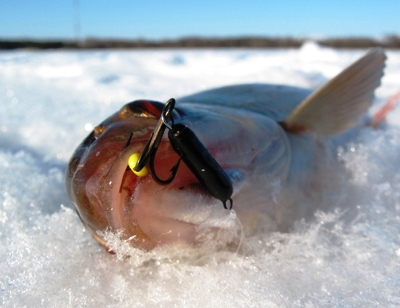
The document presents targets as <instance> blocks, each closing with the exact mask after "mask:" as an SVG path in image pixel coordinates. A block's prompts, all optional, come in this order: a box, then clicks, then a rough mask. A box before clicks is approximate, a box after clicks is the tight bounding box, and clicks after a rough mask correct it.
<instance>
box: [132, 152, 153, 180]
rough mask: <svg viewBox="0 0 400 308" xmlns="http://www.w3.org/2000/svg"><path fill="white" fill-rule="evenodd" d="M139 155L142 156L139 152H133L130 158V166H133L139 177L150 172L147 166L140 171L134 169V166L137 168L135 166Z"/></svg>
mask: <svg viewBox="0 0 400 308" xmlns="http://www.w3.org/2000/svg"><path fill="white" fill-rule="evenodd" d="M139 157H140V154H139V153H133V154H132V155H131V156H129V158H128V165H129V168H131V170H132V171H133V173H134V174H136V175H137V176H139V177H142V176H146V175H147V174H148V173H149V172H148V170H147V168H146V167H144V168H143V169H142V170H140V171H135V170H133V168H135V166H136V162H137V161H138V159H139Z"/></svg>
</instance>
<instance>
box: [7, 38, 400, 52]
mask: <svg viewBox="0 0 400 308" xmlns="http://www.w3.org/2000/svg"><path fill="white" fill-rule="evenodd" d="M308 40H310V39H307V38H291V37H285V38H269V37H237V38H202V37H187V38H181V39H176V40H157V41H156V40H146V39H137V40H119V39H97V38H89V39H85V40H81V41H68V40H29V39H24V40H5V39H3V40H2V39H0V49H3V50H4V49H6V50H11V49H20V48H30V49H102V48H114V49H126V48H297V47H300V46H301V45H302V44H303V43H304V42H306V41H308ZM313 41H315V42H317V43H318V44H320V45H323V46H329V47H334V48H369V47H375V46H382V47H385V48H396V49H397V48H400V37H399V36H397V35H392V36H387V37H385V38H383V39H381V40H379V39H373V38H363V37H348V38H329V39H317V40H315V39H313Z"/></svg>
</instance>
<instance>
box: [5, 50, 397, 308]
mask: <svg viewBox="0 0 400 308" xmlns="http://www.w3.org/2000/svg"><path fill="white" fill-rule="evenodd" d="M364 52H365V50H354V51H349V50H335V49H331V48H324V47H320V46H318V45H316V44H315V43H313V42H307V43H306V44H305V45H304V46H303V47H302V48H300V49H280V50H247V49H236V50H213V49H204V50H146V51H144V50H143V51H117V50H111V51H109V50H94V51H45V52H43V51H24V50H21V51H12V52H1V53H0V180H1V181H0V240H1V243H0V296H1V306H2V307H38V306H45V307H56V306H57V307H72V306H73V307H82V306H89V307H99V306H101V307H106V306H116V307H159V306H163V307H175V306H177V307H200V306H201V307H230V306H232V307H243V306H245V307H269V306H290V307H293V306H294V307H296V306H299V307H303V306H307V307H323V306H328V307H331V306H343V307H371V306H382V307H394V306H398V305H400V292H399V289H400V236H399V234H400V164H399V162H400V108H398V109H396V110H394V111H393V112H392V113H391V114H390V116H389V118H388V121H387V123H386V124H385V125H383V126H382V127H381V128H380V129H379V130H373V129H371V128H368V127H367V128H364V129H361V130H359V131H357V132H356V134H355V135H354V136H352V139H351V140H352V141H351V142H349V143H347V144H345V145H343V146H342V147H340V148H338V150H337V156H338V159H339V160H340V161H342V162H343V165H344V167H345V171H346V172H345V173H344V174H343V175H342V174H337V176H336V177H334V178H335V179H340V180H336V182H335V183H331V184H332V185H335V187H336V194H334V195H332V191H329V190H328V191H327V192H326V193H325V194H323V201H322V202H323V203H324V206H321V208H317V207H316V208H314V209H313V216H314V218H313V219H311V220H304V219H301V218H299V219H298V220H295V221H294V222H293V226H292V228H291V230H290V231H289V232H268V228H266V229H265V230H259V232H256V233H255V234H252V235H246V234H245V236H244V239H243V243H242V245H241V247H240V249H239V250H238V251H237V252H236V251H235V249H233V250H232V251H231V250H229V249H228V250H221V251H217V252H215V251H214V252H209V253H205V254H203V255H198V254H195V253H193V251H191V250H189V249H186V248H182V247H174V248H163V249H157V250H154V251H152V252H149V253H145V252H142V251H140V250H136V249H133V248H130V247H129V246H127V245H126V243H124V242H123V241H121V240H118V234H111V233H110V234H108V235H109V237H110V241H111V242H112V243H114V245H117V246H115V247H114V248H115V250H116V251H117V254H109V253H107V252H106V251H105V250H104V249H103V248H102V247H100V246H99V245H98V244H97V243H96V242H95V241H94V240H93V239H92V238H91V237H90V235H89V234H88V233H87V232H86V231H85V229H84V227H83V225H82V224H81V222H80V221H79V218H78V217H77V215H76V214H75V212H74V210H73V209H72V207H71V205H70V203H69V200H68V197H67V195H66V192H65V189H64V170H65V168H66V164H67V161H68V159H69V157H70V156H71V154H72V152H73V150H74V149H75V147H76V146H77V145H78V144H79V143H80V142H81V140H82V139H83V138H84V137H85V135H86V134H88V131H89V130H90V129H91V128H92V127H93V126H95V125H96V124H97V123H99V122H100V121H102V120H103V119H104V118H105V117H107V116H108V115H110V114H111V113H113V112H115V111H116V110H117V109H119V108H120V107H121V105H122V104H124V103H126V102H129V101H132V100H134V99H139V98H148V99H154V100H160V101H166V100H167V99H169V98H170V97H179V96H183V95H187V94H190V93H193V92H195V91H199V90H203V89H206V88H210V87H214V86H221V85H228V84H234V83H247V82H268V83H284V84H289V85H296V86H302V87H309V88H315V87H317V86H319V85H321V84H322V83H323V82H324V81H326V80H328V79H329V78H331V77H333V76H334V75H335V74H336V73H338V72H339V71H340V70H341V69H343V68H344V67H345V66H346V65H348V64H350V63H351V62H352V61H354V60H356V59H357V58H358V57H360V56H361V55H362V54H363V53H364ZM387 56H388V61H387V68H386V75H385V77H384V78H383V83H382V86H381V87H380V88H379V89H378V91H377V92H376V94H377V96H376V101H375V105H374V107H373V108H372V111H371V112H373V111H374V110H376V109H377V108H379V107H380V106H381V105H382V104H383V103H384V102H385V100H386V99H387V98H388V97H389V96H390V95H391V94H393V93H395V92H397V91H398V90H399V89H400V52H398V51H394V50H389V51H387ZM341 171H342V170H338V171H336V172H338V173H339V172H341ZM126 255H130V257H129V258H124V256H126Z"/></svg>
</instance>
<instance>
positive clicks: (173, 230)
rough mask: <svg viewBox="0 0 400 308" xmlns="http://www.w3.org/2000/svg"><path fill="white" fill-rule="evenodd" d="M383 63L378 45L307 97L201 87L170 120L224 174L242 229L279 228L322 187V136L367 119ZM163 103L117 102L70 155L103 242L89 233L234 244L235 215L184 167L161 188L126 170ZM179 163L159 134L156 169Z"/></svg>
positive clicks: (71, 181)
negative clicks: (196, 142)
mask: <svg viewBox="0 0 400 308" xmlns="http://www.w3.org/2000/svg"><path fill="white" fill-rule="evenodd" d="M384 59H385V56H384V54H383V51H382V50H380V49H375V50H373V51H371V52H370V53H368V54H367V55H366V56H364V57H363V58H362V59H360V60H359V61H357V62H356V63H355V64H353V65H352V66H350V67H349V68H348V69H346V70H345V71H344V72H342V73H341V74H339V76H338V77H336V78H335V79H333V80H332V82H328V83H327V85H325V86H323V87H321V89H319V90H317V91H315V92H313V93H312V91H311V90H308V89H301V88H296V87H289V86H282V85H268V84H248V85H237V86H228V87H223V88H218V89H213V90H209V91H204V92H200V93H197V94H194V95H190V96H186V97H183V98H181V99H177V104H176V112H175V113H174V114H173V117H174V119H175V122H177V123H182V124H184V125H186V126H187V127H189V128H190V129H191V130H192V131H193V132H194V133H195V134H196V136H197V137H198V138H199V140H201V142H202V143H203V144H204V146H205V147H206V148H207V149H208V151H209V152H210V153H211V154H212V156H213V157H214V158H215V160H216V161H217V162H218V163H219V164H220V165H221V167H222V168H223V169H224V170H225V171H226V173H227V174H228V175H229V176H230V178H231V180H232V182H233V189H234V192H233V197H232V198H233V203H234V208H235V211H236V213H237V215H238V217H239V220H240V221H241V222H242V223H243V224H244V225H245V227H246V228H249V229H251V228H252V227H254V226H256V225H258V226H259V225H260V224H268V223H273V224H284V222H285V220H287V219H286V218H288V217H289V216H290V214H288V213H289V212H291V211H292V212H296V211H293V209H294V208H296V204H297V203H299V198H301V196H304V195H307V194H310V189H311V190H314V191H318V189H321V185H319V184H320V182H321V177H324V176H325V175H326V174H327V172H326V170H325V169H324V168H321V166H325V165H326V163H327V162H328V161H330V160H331V156H330V151H331V150H332V149H330V148H329V146H327V144H326V143H325V142H324V138H325V137H327V136H329V135H335V134H341V133H343V132H346V131H347V130H348V129H349V127H353V126H354V125H356V123H357V121H358V120H359V119H360V118H361V117H362V116H364V115H365V113H366V112H367V110H368V108H369V106H370V105H371V103H372V98H373V92H374V90H375V88H376V87H377V86H379V82H380V78H381V77H382V75H383V67H384V64H383V62H384ZM352 89H355V91H351V90H352ZM332 92H333V93H334V95H332ZM321 98H323V99H321ZM347 101H350V102H351V104H350V105H349V104H347ZM162 106H163V104H161V103H158V102H154V101H143V100H142V101H135V102H132V103H129V104H127V105H125V106H124V107H122V108H121V110H120V111H118V112H116V113H115V114H113V115H112V116H110V117H109V118H108V119H106V120H105V121H103V122H102V123H101V124H100V125H99V126H97V127H96V128H95V129H94V131H93V132H92V133H91V134H90V135H89V136H88V137H87V138H86V139H85V140H84V141H83V142H82V144H81V145H80V146H79V147H78V148H77V150H76V151H75V153H74V154H73V156H72V158H71V160H70V163H69V166H68V169H67V174H66V184H67V189H68V193H69V196H70V198H71V201H72V203H73V204H74V205H75V208H76V210H77V212H78V214H79V217H80V218H81V220H82V222H83V223H84V225H85V226H86V227H87V228H88V230H89V231H90V233H91V234H92V235H93V237H94V238H95V239H96V240H97V241H99V242H100V243H101V244H102V245H104V246H106V242H105V241H104V239H103V238H101V236H100V235H99V233H98V232H97V231H104V230H106V229H110V230H112V231H116V230H119V229H123V230H124V234H125V239H127V240H128V239H129V242H130V243H131V245H132V246H134V247H138V248H141V249H145V250H148V249H152V248H154V247H156V246H159V245H168V244H173V243H174V244H176V243H185V244H190V245H200V244H204V243H205V242H207V241H210V238H212V239H213V240H215V239H216V238H218V237H221V234H228V236H227V237H226V238H223V241H230V240H232V238H231V237H229V234H234V232H230V231H231V230H234V229H235V228H236V227H237V224H238V221H239V220H237V219H234V218H232V215H230V212H229V211H227V210H225V209H223V207H222V206H221V203H220V201H219V200H217V199H215V198H212V197H211V196H210V195H209V194H208V193H207V191H206V190H205V189H204V187H203V186H202V185H201V184H199V183H198V181H197V179H196V177H195V176H194V175H193V174H192V173H191V172H190V170H189V169H188V168H187V166H185V165H184V164H181V166H180V168H179V170H178V173H177V176H176V178H175V180H174V181H173V182H172V183H171V184H169V185H167V186H161V185H159V184H157V183H156V182H155V181H154V180H153V179H152V178H151V176H146V177H141V178H138V177H137V176H135V175H134V174H133V173H132V172H131V171H130V170H126V167H127V161H128V157H129V156H130V155H131V154H132V153H136V152H140V151H141V150H142V149H143V148H144V146H145V144H146V142H147V140H148V139H149V137H150V135H151V133H152V131H153V130H154V127H155V125H156V123H157V121H158V118H159V116H160V111H161V108H162ZM332 123H333V124H332ZM131 133H132V134H133V137H132V141H131V143H130V144H129V146H128V147H127V148H126V149H124V147H125V145H126V141H127V139H128V138H129V135H130V134H131ZM122 149H124V151H122ZM177 159H178V156H177V154H176V153H175V152H174V151H173V149H172V148H171V145H170V143H169V142H168V139H167V137H166V136H164V138H163V140H162V142H161V144H160V147H159V150H158V153H157V159H156V169H157V173H158V175H159V176H160V177H161V178H167V177H168V176H169V169H170V168H171V166H173V165H174V163H175V162H176V161H177ZM322 186H323V185H322ZM299 196H300V197H299ZM287 205H288V206H287ZM288 209H289V210H288ZM221 230H222V231H223V230H227V233H223V232H222V233H221V232H220V231H221Z"/></svg>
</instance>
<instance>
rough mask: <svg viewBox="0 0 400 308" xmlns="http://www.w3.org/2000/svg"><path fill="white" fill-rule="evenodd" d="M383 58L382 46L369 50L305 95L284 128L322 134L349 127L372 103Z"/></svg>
mask: <svg viewBox="0 0 400 308" xmlns="http://www.w3.org/2000/svg"><path fill="white" fill-rule="evenodd" d="M385 60H386V56H385V54H384V52H383V50H382V48H380V47H378V48H374V49H372V50H370V51H369V52H368V53H367V54H366V55H364V56H363V57H362V58H361V59H359V60H358V61H356V62H354V63H353V64H352V65H350V66H349V67H348V68H346V69H345V70H344V71H342V72H341V73H340V74H339V75H337V76H336V77H334V78H333V79H331V80H330V81H328V82H327V83H326V84H324V85H323V86H321V87H320V88H319V89H317V90H315V91H314V92H313V93H311V94H310V95H309V96H308V97H306V98H305V99H304V100H303V101H302V102H301V103H300V104H299V105H298V106H297V107H296V108H295V110H294V111H293V112H292V113H291V114H290V115H289V116H288V117H287V118H286V119H285V121H284V122H283V127H284V128H285V129H287V130H288V131H290V132H294V133H296V132H302V131H306V130H312V131H314V132H316V133H317V134H319V135H322V136H332V135H337V134H340V133H343V132H345V131H346V130H348V129H350V128H351V127H353V126H354V125H355V124H356V123H357V122H358V121H359V120H360V119H361V118H362V117H363V116H364V115H365V114H366V113H367V111H368V108H369V107H370V106H371V104H372V100H373V98H374V90H375V89H376V88H377V87H378V86H379V85H380V80H381V78H382V76H383V69H384V67H385Z"/></svg>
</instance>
